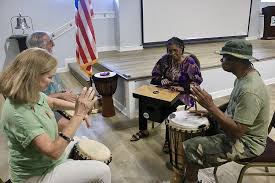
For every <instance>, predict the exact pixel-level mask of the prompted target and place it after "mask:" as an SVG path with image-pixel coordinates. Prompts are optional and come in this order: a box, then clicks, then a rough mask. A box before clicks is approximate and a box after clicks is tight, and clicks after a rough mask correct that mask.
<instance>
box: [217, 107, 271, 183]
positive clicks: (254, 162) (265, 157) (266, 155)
mask: <svg viewBox="0 0 275 183" xmlns="http://www.w3.org/2000/svg"><path fill="white" fill-rule="evenodd" d="M273 127H274V128H275V112H274V113H273V117H272V119H271V122H270V125H269V128H268V134H269V133H270V131H271V129H272V128H273ZM235 162H236V163H238V164H241V165H244V167H243V168H242V169H241V172H240V174H239V177H238V181H237V183H241V182H242V180H243V177H244V176H275V173H272V172H269V169H268V167H275V141H274V140H272V139H271V138H270V137H267V140H266V148H265V151H264V152H263V154H261V155H260V156H258V157H256V158H248V159H243V160H238V161H235ZM251 167H263V168H265V172H260V173H246V170H247V169H249V168H251ZM217 170H218V167H215V168H214V178H215V181H216V182H217V183H218V182H219V181H218V177H217Z"/></svg>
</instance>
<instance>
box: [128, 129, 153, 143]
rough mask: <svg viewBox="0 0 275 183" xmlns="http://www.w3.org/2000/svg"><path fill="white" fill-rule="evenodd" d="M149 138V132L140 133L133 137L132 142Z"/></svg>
mask: <svg viewBox="0 0 275 183" xmlns="http://www.w3.org/2000/svg"><path fill="white" fill-rule="evenodd" d="M148 136H149V132H148V131H139V132H137V133H136V134H134V135H133V136H132V138H131V139H130V141H138V140H139V139H142V138H146V137H148Z"/></svg>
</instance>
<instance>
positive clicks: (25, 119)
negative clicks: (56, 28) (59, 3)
mask: <svg viewBox="0 0 275 183" xmlns="http://www.w3.org/2000/svg"><path fill="white" fill-rule="evenodd" d="M56 66H57V60H56V59H55V58H54V57H53V56H52V55H51V54H49V53H48V52H47V51H45V50H43V49H39V48H31V49H28V50H25V51H23V52H22V53H20V54H19V55H18V56H17V57H16V58H15V61H14V62H13V64H12V65H11V66H9V67H8V68H7V69H6V70H4V71H3V72H2V73H1V75H0V93H2V94H3V95H5V96H6V97H7V99H6V101H5V104H4V106H3V111H2V115H1V123H2V124H1V125H3V129H4V133H5V135H6V136H7V139H8V141H9V151H10V157H9V159H10V164H9V168H10V174H11V181H12V182H13V183H19V182H20V183H21V182H38V183H46V182H51V183H60V182H66V183H76V182H78V183H84V182H104V183H110V182H111V173H110V169H109V167H108V166H107V165H106V164H105V163H103V162H99V161H94V160H82V161H74V160H67V157H66V153H65V149H66V147H67V146H68V144H69V143H70V142H71V141H73V139H72V137H73V136H74V134H75V132H76V130H77V129H78V127H79V126H80V124H81V123H82V121H83V120H84V119H85V117H86V115H87V114H88V112H89V111H90V110H91V108H92V106H93V105H94V103H95V101H96V97H95V91H94V90H93V89H92V88H89V89H87V88H86V87H85V88H83V90H82V92H81V94H80V96H79V97H78V99H77V100H76V103H75V104H74V103H71V102H68V101H64V100H60V99H57V98H51V97H47V96H46V95H45V94H43V93H42V91H43V90H44V89H45V88H47V87H48V85H49V83H50V82H51V80H52V77H53V76H54V74H55V71H56ZM52 109H60V110H70V109H74V110H75V112H74V115H73V116H72V118H71V119H70V123H69V125H68V126H66V127H65V128H64V129H63V130H62V131H61V132H59V133H58V130H57V129H58V128H57V123H56V120H55V117H54V114H53V111H52Z"/></svg>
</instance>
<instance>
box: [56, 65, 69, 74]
mask: <svg viewBox="0 0 275 183" xmlns="http://www.w3.org/2000/svg"><path fill="white" fill-rule="evenodd" d="M63 72H69V67H68V66H67V67H60V68H57V70H56V73H63Z"/></svg>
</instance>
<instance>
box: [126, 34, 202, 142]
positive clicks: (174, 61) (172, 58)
mask: <svg viewBox="0 0 275 183" xmlns="http://www.w3.org/2000/svg"><path fill="white" fill-rule="evenodd" d="M184 47H185V46H184V42H183V40H181V39H179V38H177V37H173V38H171V39H169V40H168V41H167V43H166V48H167V54H165V55H164V56H162V58H161V59H159V61H158V62H157V63H156V65H155V67H154V68H153V71H152V80H151V84H153V85H158V86H161V87H164V88H168V89H172V90H176V91H179V92H181V95H180V98H179V101H178V102H177V105H180V104H183V105H186V106H190V107H192V106H194V102H195V101H194V100H193V99H192V98H191V97H190V95H189V94H190V90H189V89H190V84H197V85H200V84H201V82H202V76H201V72H200V64H199V61H198V59H197V58H196V56H194V55H192V54H191V55H190V54H185V53H184ZM175 107H176V106H175ZM148 135H149V132H148V130H147V129H144V130H140V131H139V132H138V133H136V134H134V135H133V137H132V139H131V140H132V141H135V140H139V139H140V138H144V137H147V136H148Z"/></svg>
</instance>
